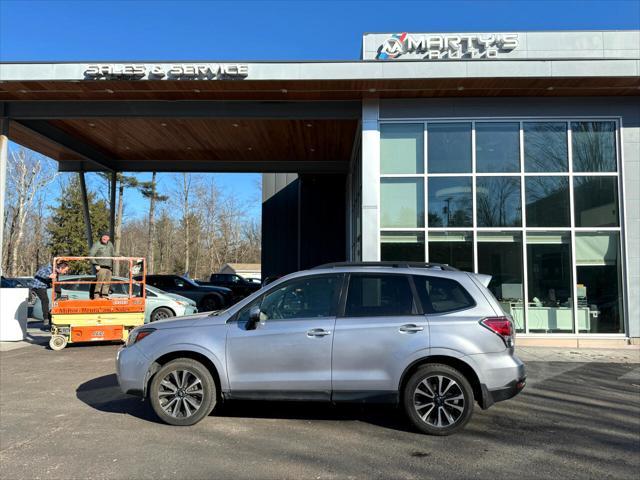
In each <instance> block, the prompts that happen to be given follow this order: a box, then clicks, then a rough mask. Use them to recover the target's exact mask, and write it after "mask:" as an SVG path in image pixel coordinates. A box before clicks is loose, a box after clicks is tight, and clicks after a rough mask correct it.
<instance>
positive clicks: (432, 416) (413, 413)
mask: <svg viewBox="0 0 640 480" xmlns="http://www.w3.org/2000/svg"><path fill="white" fill-rule="evenodd" d="M403 401H404V410H405V412H406V414H407V416H408V417H409V419H410V420H411V423H413V425H414V426H415V427H416V428H417V429H418V430H420V431H422V432H424V433H427V434H430V435H451V434H452V433H455V432H457V431H458V430H460V429H462V428H463V427H464V426H465V425H466V423H467V422H468V421H469V419H470V418H471V414H472V413H473V390H472V388H471V385H470V384H469V381H468V380H467V379H466V378H465V376H464V375H462V374H461V373H460V372H459V371H458V370H456V369H455V368H452V367H450V366H448V365H442V364H432V365H425V366H422V367H420V368H418V370H416V372H415V373H414V374H413V375H411V377H410V378H409V380H408V381H407V383H406V385H405V387H404V391H403Z"/></svg>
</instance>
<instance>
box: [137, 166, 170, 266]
mask: <svg viewBox="0 0 640 480" xmlns="http://www.w3.org/2000/svg"><path fill="white" fill-rule="evenodd" d="M139 188H140V193H142V196H143V197H145V198H148V199H149V230H148V234H147V271H148V272H149V273H150V274H151V273H153V272H154V263H155V262H154V261H155V258H154V250H155V249H154V239H155V236H156V217H155V213H156V202H164V201H166V200H168V199H169V197H168V196H167V195H160V194H158V191H157V183H156V172H153V174H152V175H151V181H150V182H141V183H140V184H139Z"/></svg>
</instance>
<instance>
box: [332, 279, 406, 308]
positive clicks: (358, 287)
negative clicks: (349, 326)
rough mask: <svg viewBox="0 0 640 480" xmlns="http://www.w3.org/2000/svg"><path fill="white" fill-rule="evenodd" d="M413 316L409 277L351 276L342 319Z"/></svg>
mask: <svg viewBox="0 0 640 480" xmlns="http://www.w3.org/2000/svg"><path fill="white" fill-rule="evenodd" d="M414 313H415V306H414V302H413V293H412V292H411V286H410V285H409V278H408V277H406V276H404V275H377V274H352V275H351V279H350V280H349V291H348V293H347V304H346V306H345V313H344V314H345V316H346V317H378V316H401V315H412V314H414Z"/></svg>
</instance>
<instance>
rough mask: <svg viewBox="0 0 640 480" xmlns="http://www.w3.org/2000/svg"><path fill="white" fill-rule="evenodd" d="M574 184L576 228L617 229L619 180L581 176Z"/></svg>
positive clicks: (575, 178)
mask: <svg viewBox="0 0 640 480" xmlns="http://www.w3.org/2000/svg"><path fill="white" fill-rule="evenodd" d="M573 182H574V183H573V199H574V200H573V205H574V208H575V222H576V227H617V226H618V178H617V177H586V176H582V175H580V176H576V177H574V179H573Z"/></svg>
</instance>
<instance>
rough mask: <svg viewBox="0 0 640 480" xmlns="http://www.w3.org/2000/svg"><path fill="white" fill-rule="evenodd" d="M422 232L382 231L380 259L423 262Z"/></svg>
mask: <svg viewBox="0 0 640 480" xmlns="http://www.w3.org/2000/svg"><path fill="white" fill-rule="evenodd" d="M424 255H425V249H424V233H423V232H382V233H381V234H380V259H381V260H382V261H396V260H399V261H405V262H424Z"/></svg>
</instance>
